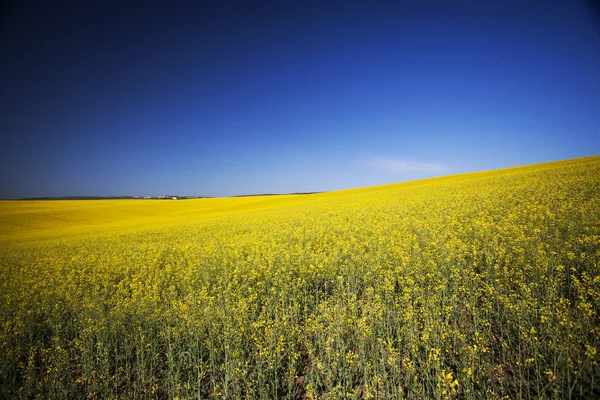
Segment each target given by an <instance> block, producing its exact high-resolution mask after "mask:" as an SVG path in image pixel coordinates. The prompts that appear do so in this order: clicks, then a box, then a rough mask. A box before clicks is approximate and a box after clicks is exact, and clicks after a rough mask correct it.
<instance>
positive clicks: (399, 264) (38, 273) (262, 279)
mask: <svg viewBox="0 0 600 400" xmlns="http://www.w3.org/2000/svg"><path fill="white" fill-rule="evenodd" d="M0 323H1V325H0V397H2V398H4V397H20V396H21V397H26V398H30V397H36V396H39V397H41V398H111V397H112V398H211V397H219V398H222V397H224V398H249V399H254V398H312V399H316V398H319V399H328V398H332V399H333V398H383V399H386V398H413V399H429V398H435V399H445V398H473V399H482V398H492V399H496V398H498V399H499V398H504V397H505V396H508V397H509V398H582V397H583V398H586V397H587V398H590V397H591V398H593V397H599V396H600V366H599V365H598V362H599V361H600V354H599V350H600V349H599V347H600V156H596V157H587V158H580V159H575V160H568V161H561V162H555V163H548V164H540V165H532V166H526V167H519V168H511V169H505V170H497V171H489V172H481V173H472V174H464V175H457V176H450V177H441V178H435V179H426V180H421V181H414V182H407V183H400V184H393V185H384V186H377V187H369V188H361V189H353V190H346V191H337V192H330V193H321V194H312V195H290V196H264V197H242V198H223V199H197V200H178V201H172V200H106V201H104V200H84V201H2V202H0Z"/></svg>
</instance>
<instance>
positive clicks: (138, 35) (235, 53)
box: [0, 0, 600, 198]
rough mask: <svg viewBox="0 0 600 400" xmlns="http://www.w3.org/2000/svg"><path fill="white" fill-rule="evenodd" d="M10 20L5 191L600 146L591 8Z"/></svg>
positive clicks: (395, 176) (592, 150) (441, 162)
mask: <svg viewBox="0 0 600 400" xmlns="http://www.w3.org/2000/svg"><path fill="white" fill-rule="evenodd" d="M49 3H57V4H49ZM58 3H60V4H58ZM497 3H498V4H497ZM0 14H1V15H2V19H0V54H2V62H0V74H1V76H2V93H3V95H2V96H0V133H1V135H0V198H23V197H33V196H69V195H90V196H102V195H106V196H109V195H115V196H117V195H133V196H146V195H163V194H178V195H196V196H229V195H238V194H251V193H286V192H305V191H323V190H335V189H343V188H351V187H359V186H366V185H376V184H382V183H392V182H399V181H405V180H412V179H418V178H423V177H429V176H437V175H446V174H454V173H461V172H467V171H478V170H487V169H495V168H502V167H510V166H516V165H523V164H532V163H538V162H545V161H553V160H559V159H567V158H574V157H581V156H588V155H596V154H600V140H599V139H598V138H599V137H600V19H598V18H597V17H598V15H597V14H594V12H593V8H592V7H589V6H588V3H585V2H577V1H572V0H571V1H569V0H564V1H563V0H555V1H551V2H548V1H535V2H532V1H506V2H484V1H458V2H450V1H428V0H426V1H419V2H402V1H392V2H377V1H369V2H364V1H351V0H349V1H341V2H335V1H272V2H262V1H258V2H246V1H240V2H233V1H198V2H192V1H190V2H159V1H150V2H139V3H136V2H127V1H125V2H102V1H98V2H80V1H74V2H69V1H64V2H42V1H39V2H36V1H32V2H14V3H10V4H9V5H8V7H6V9H4V10H2V12H1V13H0Z"/></svg>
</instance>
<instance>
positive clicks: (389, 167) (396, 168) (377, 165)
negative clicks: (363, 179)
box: [365, 157, 446, 173]
mask: <svg viewBox="0 0 600 400" xmlns="http://www.w3.org/2000/svg"><path fill="white" fill-rule="evenodd" d="M365 164H366V165H367V166H368V167H370V168H374V169H379V170H383V171H386V172H389V173H401V172H444V171H446V167H444V166H443V165H440V164H435V163H429V162H418V161H409V160H401V159H396V158H389V157H371V158H369V159H367V160H366V162H365Z"/></svg>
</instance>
